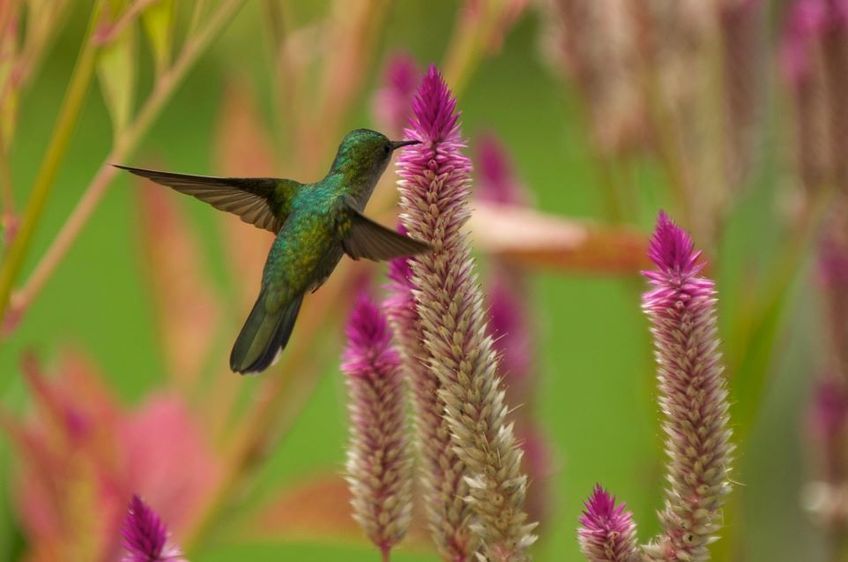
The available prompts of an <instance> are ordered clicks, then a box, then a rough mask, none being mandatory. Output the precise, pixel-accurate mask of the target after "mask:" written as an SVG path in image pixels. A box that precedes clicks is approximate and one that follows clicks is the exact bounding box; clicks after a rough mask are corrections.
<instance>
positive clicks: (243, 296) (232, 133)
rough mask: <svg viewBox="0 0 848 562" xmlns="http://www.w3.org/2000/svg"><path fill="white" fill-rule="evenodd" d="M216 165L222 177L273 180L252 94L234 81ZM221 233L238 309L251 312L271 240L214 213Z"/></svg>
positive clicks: (229, 90) (221, 119)
mask: <svg viewBox="0 0 848 562" xmlns="http://www.w3.org/2000/svg"><path fill="white" fill-rule="evenodd" d="M215 152H216V158H215V161H216V162H220V166H221V167H220V170H219V172H220V173H221V175H225V176H248V175H250V176H274V175H275V173H274V151H273V148H272V145H271V140H270V139H269V137H268V133H267V132H266V131H265V129H264V128H263V126H262V119H261V118H260V116H259V111H258V109H257V108H256V104H255V102H254V97H253V94H252V92H251V91H250V90H249V89H248V88H247V87H246V86H245V85H244V84H243V83H241V82H237V81H233V82H231V83H230V84H229V85H228V86H227V89H226V93H225V95H224V104H223V106H222V108H221V114H220V117H219V122H218V127H217V131H216V135H215ZM216 216H217V217H218V218H219V219H220V224H221V227H222V230H223V237H224V245H225V248H226V251H227V255H228V260H227V262H228V263H231V264H233V274H234V275H233V276H234V280H235V282H236V284H237V285H238V289H239V298H240V302H241V307H242V309H244V310H250V307H251V306H252V305H253V301H254V300H255V299H256V290H257V287H259V280H260V277H261V275H262V268H263V266H264V264H265V258H266V257H267V256H268V248H269V247H270V245H271V242H273V237H271V236H268V233H267V232H262V231H260V230H257V229H255V228H250V227H247V228H245V225H244V223H242V222H241V221H240V220H239V219H238V218H236V217H233V216H231V215H229V214H227V213H216Z"/></svg>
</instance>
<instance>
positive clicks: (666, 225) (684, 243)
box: [648, 211, 701, 274]
mask: <svg viewBox="0 0 848 562" xmlns="http://www.w3.org/2000/svg"><path fill="white" fill-rule="evenodd" d="M700 255H701V253H700V252H698V251H696V250H695V245H694V244H693V242H692V238H690V236H689V234H687V233H686V231H685V230H683V229H682V228H680V227H679V226H677V225H676V224H675V223H674V221H672V220H671V219H670V218H669V217H668V215H666V214H665V212H663V211H660V214H659V216H658V217H657V226H656V228H655V229H654V234H653V236H651V242H650V245H649V247H648V257H650V258H651V261H653V262H654V263H655V264H656V266H657V267H658V268H659V269H660V271H662V272H664V273H673V272H674V273H688V274H694V273H697V272H698V271H699V270H700V269H701V266H700V265H699V264H698V258H699V257H700Z"/></svg>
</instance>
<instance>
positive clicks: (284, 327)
mask: <svg viewBox="0 0 848 562" xmlns="http://www.w3.org/2000/svg"><path fill="white" fill-rule="evenodd" d="M419 142H420V141H416V140H401V141H391V140H389V139H388V138H386V136H384V135H382V134H381V133H378V132H376V131H371V130H369V129H356V130H354V131H351V132H350V133H348V134H347V135H345V137H344V139H342V142H341V144H340V145H339V150H338V153H337V154H336V158H335V160H333V164H332V166H330V171H329V172H328V173H327V175H326V176H325V177H324V179H322V180H320V181H318V182H315V183H300V182H297V181H294V180H290V179H279V178H218V177H209V176H191V175H186V174H175V173H171V172H159V171H155V170H145V169H141V168H132V167H129V166H120V165H116V166H117V167H118V168H121V169H124V170H128V171H130V172H132V173H133V174H136V175H139V176H142V177H144V178H148V179H150V180H152V181H154V182H156V183H158V184H161V185H164V186H167V187H171V188H173V189H175V190H177V191H179V192H180V193H185V194H187V195H192V196H194V197H196V198H198V199H200V200H201V201H205V202H207V203H209V204H210V205H212V206H213V207H216V208H218V209H220V210H222V211H228V212H230V213H234V214H236V215H238V216H239V217H241V219H242V220H243V221H245V222H248V223H251V224H253V225H255V226H257V227H259V228H263V229H265V230H270V231H271V232H273V233H274V234H276V239H275V240H274V244H273V245H272V246H271V251H270V253H269V254H268V259H267V261H266V262H265V268H264V270H263V273H262V284H261V288H260V291H259V297H258V298H257V299H256V304H255V305H254V306H253V309H252V310H251V312H250V315H249V316H248V317H247V321H246V322H245V323H244V327H243V328H242V329H241V332H240V333H239V335H238V338H236V342H235V344H234V345H233V350H232V353H231V354H230V368H231V369H232V370H233V371H235V372H237V373H242V374H245V373H258V372H261V371H264V370H265V369H266V368H267V367H268V366H269V365H271V363H272V362H273V361H274V359H275V357H276V356H277V354H278V353H279V352H280V351H282V350H283V349H284V348H285V346H286V344H287V343H288V340H289V336H291V333H292V328H293V327H294V323H295V320H296V319H297V315H298V312H299V311H300V304H301V302H302V300H303V296H304V294H305V293H306V292H307V291H315V290H317V289H318V288H319V287H320V286H321V285H322V284H323V283H324V281H326V280H327V278H328V277H329V276H330V274H331V273H332V272H333V270H334V269H335V268H336V265H337V264H338V263H339V260H340V259H341V257H342V254H343V253H344V254H347V255H348V256H350V257H351V258H353V259H354V260H358V259H359V258H366V259H370V260H375V261H379V260H388V259H392V258H395V257H401V256H410V255H416V254H420V253H422V252H425V251H427V250H429V248H430V246H429V245H428V244H426V243H424V242H421V241H418V240H414V239H412V238H410V237H408V236H404V235H402V234H399V233H397V232H395V231H394V230H391V229H389V228H386V227H384V226H381V225H379V224H377V223H376V222H373V221H372V220H370V219H368V218H366V217H365V216H364V215H363V214H362V211H363V209H364V208H365V204H366V203H367V202H368V199H369V198H370V197H371V193H372V191H374V186H376V185H377V180H379V179H380V176H381V175H382V174H383V172H384V171H385V169H386V166H388V164H389V160H390V159H391V157H392V152H393V151H395V150H397V149H398V148H401V147H403V146H409V145H412V144H418V143H419Z"/></svg>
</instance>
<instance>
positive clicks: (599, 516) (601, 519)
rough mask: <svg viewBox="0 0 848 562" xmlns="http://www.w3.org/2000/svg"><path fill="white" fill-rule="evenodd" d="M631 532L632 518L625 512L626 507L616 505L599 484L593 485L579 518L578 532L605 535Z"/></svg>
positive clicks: (613, 499)
mask: <svg viewBox="0 0 848 562" xmlns="http://www.w3.org/2000/svg"><path fill="white" fill-rule="evenodd" d="M632 530H633V516H632V515H631V514H630V512H629V511H628V510H627V505H625V504H624V503H622V504H619V505H616V504H615V497H614V496H612V495H611V494H610V493H609V492H607V491H606V490H604V489H603V487H601V485H600V484H595V488H594V490H592V495H591V496H589V499H588V500H586V503H585V504H584V509H583V514H582V515H581V517H580V532H581V533H599V532H603V533H607V534H608V533H609V532H616V533H618V534H619V535H623V534H626V533H630V532H632Z"/></svg>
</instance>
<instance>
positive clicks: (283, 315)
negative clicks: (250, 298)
mask: <svg viewBox="0 0 848 562" xmlns="http://www.w3.org/2000/svg"><path fill="white" fill-rule="evenodd" d="M302 301H303V295H298V296H297V297H296V298H295V299H294V300H292V301H291V302H290V303H288V304H286V305H285V306H284V307H283V308H282V310H280V311H278V312H276V313H274V314H271V313H269V312H268V309H267V308H266V306H265V292H264V291H263V292H261V293H259V298H258V299H256V304H254V305H253V310H251V311H250V316H248V317H247V321H246V322H245V323H244V327H243V328H242V329H241V332H240V333H239V335H238V338H236V343H235V344H234V345H233V351H232V353H231V354H230V369H232V370H233V371H234V372H236V373H242V374H245V373H259V372H261V371H264V370H265V369H267V368H268V366H269V365H271V363H272V362H273V361H274V358H275V357H276V356H277V353H278V352H279V351H280V350H281V349H283V348H285V347H286V344H287V343H288V341H289V336H291V333H292V328H294V321H295V320H296V319H297V313H298V312H299V311H300V303H301V302H302Z"/></svg>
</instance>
